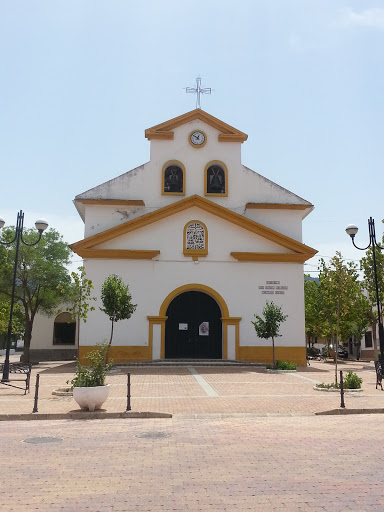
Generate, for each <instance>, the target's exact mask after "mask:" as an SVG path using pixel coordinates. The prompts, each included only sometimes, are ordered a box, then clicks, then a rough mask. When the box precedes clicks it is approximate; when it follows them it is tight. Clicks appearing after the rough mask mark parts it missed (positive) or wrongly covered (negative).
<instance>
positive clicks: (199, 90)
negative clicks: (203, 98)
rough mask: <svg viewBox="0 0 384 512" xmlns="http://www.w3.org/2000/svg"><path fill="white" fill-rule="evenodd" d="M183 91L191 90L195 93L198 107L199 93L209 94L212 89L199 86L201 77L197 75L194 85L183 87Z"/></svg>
mask: <svg viewBox="0 0 384 512" xmlns="http://www.w3.org/2000/svg"><path fill="white" fill-rule="evenodd" d="M185 92H191V93H193V94H196V108H201V107H200V95H201V94H211V92H212V89H211V88H210V87H204V88H202V87H201V78H200V77H199V76H198V77H197V78H196V87H185Z"/></svg>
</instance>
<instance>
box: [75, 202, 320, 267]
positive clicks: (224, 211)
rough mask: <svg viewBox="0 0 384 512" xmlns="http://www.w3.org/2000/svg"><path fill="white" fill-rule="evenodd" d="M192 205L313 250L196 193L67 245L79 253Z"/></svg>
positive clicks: (272, 238)
mask: <svg viewBox="0 0 384 512" xmlns="http://www.w3.org/2000/svg"><path fill="white" fill-rule="evenodd" d="M194 206H197V207H198V208H201V209H202V210H204V211H206V212H208V213H211V214H213V215H216V216H217V217H219V218H221V219H224V220H226V221H228V222H231V223H232V224H234V225H236V226H240V227H241V228H243V229H246V230H248V231H250V232H251V233H254V234H256V235H259V236H261V237H263V238H265V239H267V240H270V241H271V242H274V243H276V244H278V245H281V246H282V247H285V248H286V249H288V250H291V251H294V252H296V253H299V254H304V255H305V256H306V259H309V258H312V257H313V256H314V255H315V254H316V253H317V251H316V250H315V249H312V248H311V247H309V246H307V245H305V244H303V243H301V242H298V241H297V240H294V239H293V238H290V237H288V236H286V235H283V234H282V233H278V232H277V231H275V230H273V229H271V228H268V227H266V226H263V225H262V224H259V223H258V222H255V221H254V220H252V219H249V218H247V217H244V215H240V214H238V213H235V212H233V211H232V210H229V209H228V208H225V207H224V206H220V205H219V204H217V203H214V202H213V201H210V200H209V199H206V198H204V197H201V196H199V195H193V196H189V197H186V198H185V199H182V200H181V201H175V202H174V203H171V204H169V205H167V206H164V207H163V208H159V209H157V210H155V211H153V212H150V213H146V214H145V215H141V216H140V217H136V218H134V219H131V220H129V221H127V222H124V223H123V224H119V225H118V226H114V227H113V228H109V229H106V230H105V231H102V232H101V233H97V234H96V235H92V236H90V237H88V238H85V239H84V240H80V241H79V242H75V243H74V244H72V245H70V247H71V249H72V251H74V252H75V253H77V254H79V252H78V251H83V250H84V249H92V248H95V247H96V246H97V245H99V244H102V243H105V242H108V241H110V240H113V239H114V238H117V237H119V236H122V235H125V234H127V233H130V232H131V231H135V230H136V229H140V228H142V227H144V226H148V225H150V224H152V223H154V222H157V221H159V220H162V219H165V218H167V217H169V216H170V215H175V214H177V213H179V212H182V211H184V210H187V209H188V208H192V207H194Z"/></svg>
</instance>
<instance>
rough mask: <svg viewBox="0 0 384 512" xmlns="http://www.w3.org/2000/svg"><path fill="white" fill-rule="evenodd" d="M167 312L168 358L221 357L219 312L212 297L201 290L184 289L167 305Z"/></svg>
mask: <svg viewBox="0 0 384 512" xmlns="http://www.w3.org/2000/svg"><path fill="white" fill-rule="evenodd" d="M166 315H167V317H168V319H167V321H166V324H165V357H166V358H167V359H174V358H186V359H190V358H193V359H221V358H222V323H221V311H220V307H219V305H218V304H217V302H216V301H215V300H214V299H213V298H212V297H210V296H209V295H207V294H206V293H203V292H197V291H188V292H184V293H182V294H180V295H178V296H177V297H175V298H174V299H173V301H172V302H171V303H170V304H169V306H168V309H167V314H166Z"/></svg>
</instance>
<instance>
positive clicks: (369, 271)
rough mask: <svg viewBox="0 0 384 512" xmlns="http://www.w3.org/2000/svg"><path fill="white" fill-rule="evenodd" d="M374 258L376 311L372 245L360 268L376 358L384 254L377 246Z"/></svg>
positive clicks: (383, 275)
mask: <svg viewBox="0 0 384 512" xmlns="http://www.w3.org/2000/svg"><path fill="white" fill-rule="evenodd" d="M375 259H376V273H377V285H378V291H379V302H380V307H381V311H380V312H377V311H376V310H377V298H376V285H375V274H374V266H373V254H372V247H370V248H369V249H368V250H367V251H366V253H365V257H363V258H361V260H360V270H362V271H363V273H364V281H363V284H364V288H365V289H366V290H367V292H368V299H369V302H370V304H371V308H372V315H371V324H372V336H373V348H374V357H375V359H377V339H376V325H377V315H378V314H380V316H381V319H382V318H383V302H384V254H383V253H382V252H381V251H380V250H379V249H377V248H375Z"/></svg>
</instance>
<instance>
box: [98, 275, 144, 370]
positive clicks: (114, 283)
mask: <svg viewBox="0 0 384 512" xmlns="http://www.w3.org/2000/svg"><path fill="white" fill-rule="evenodd" d="M101 301H102V303H103V306H104V307H103V308H100V310H101V311H103V312H104V313H105V314H107V315H108V316H109V319H110V320H111V322H112V325H111V337H110V339H109V343H108V347H107V352H106V356H105V362H106V363H107V362H108V354H109V349H110V347H111V344H112V338H113V326H114V324H115V322H118V321H119V320H128V319H129V318H131V316H132V315H133V313H134V312H135V311H136V307H137V304H132V297H131V294H130V293H129V289H128V285H126V284H124V282H123V280H122V279H121V277H119V276H117V275H116V274H112V275H110V276H108V277H107V278H106V279H105V281H104V283H103V286H102V288H101Z"/></svg>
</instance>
